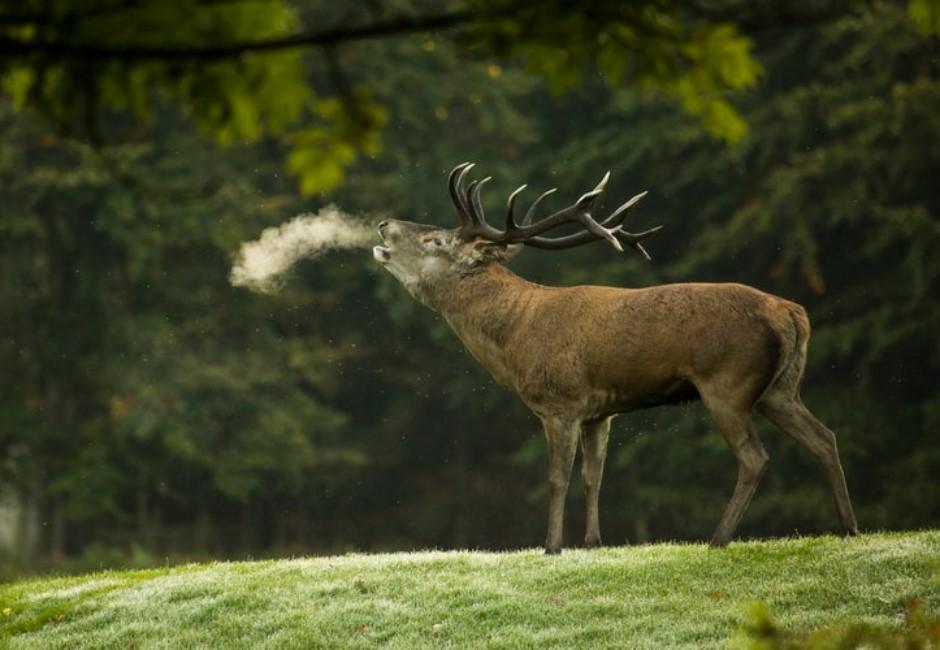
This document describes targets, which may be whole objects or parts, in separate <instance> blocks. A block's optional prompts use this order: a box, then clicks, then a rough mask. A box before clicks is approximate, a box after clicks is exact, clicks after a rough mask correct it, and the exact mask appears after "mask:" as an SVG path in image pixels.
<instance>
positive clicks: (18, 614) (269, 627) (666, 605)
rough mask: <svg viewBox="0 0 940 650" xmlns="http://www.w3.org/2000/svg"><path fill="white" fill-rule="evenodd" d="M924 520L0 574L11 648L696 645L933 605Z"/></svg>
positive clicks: (936, 597) (935, 546)
mask: <svg viewBox="0 0 940 650" xmlns="http://www.w3.org/2000/svg"><path fill="white" fill-rule="evenodd" d="M938 562H940V531H928V532H915V533H891V534H873V535H865V536H862V537H859V538H855V539H842V538H838V537H819V538H802V539H787V540H775V541H768V542H743V543H735V544H732V545H731V546H729V547H728V548H725V549H719V550H716V549H709V548H707V547H706V546H704V545H698V544H656V545H651V546H636V547H622V548H607V549H601V550H593V551H582V550H566V551H565V552H564V553H563V554H562V555H561V556H559V557H546V556H544V555H542V553H541V552H540V551H537V550H531V551H520V552H514V553H483V552H469V551H466V552H437V551H433V552H419V553H398V554H387V555H347V556H342V557H323V558H310V559H295V560H281V561H263V562H235V563H214V564H200V565H189V566H183V567H176V568H168V569H160V570H146V571H114V572H103V573H96V574H92V575H87V576H80V577H70V578H50V579H40V580H33V581H26V582H17V583H12V584H7V585H3V586H0V645H3V646H5V647H11V648H56V647H63V648H64V647H67V648H108V647H119V648H128V647H172V648H186V647H190V648H196V647H198V648H224V647H251V648H265V647H266V648H316V647H323V648H372V647H389V648H408V649H414V648H426V647H427V648H431V647H435V648H436V647H459V648H471V647H472V648H480V647H490V648H517V647H523V648H524V647H533V648H534V647H538V648H552V647H554V648H575V647H583V648H597V647H629V648H707V647H722V646H724V645H726V644H727V642H728V640H729V639H730V638H732V637H733V636H734V635H735V630H736V629H737V627H738V625H739V624H740V623H741V621H742V620H743V619H744V617H745V614H746V610H747V607H748V604H749V603H751V602H753V601H763V602H764V603H766V604H767V606H768V608H769V610H770V613H771V615H772V616H773V617H774V619H775V620H776V621H777V622H778V623H780V624H781V625H782V626H784V627H786V628H787V629H793V630H801V629H811V628H815V627H819V626H822V625H828V624H831V623H835V622H840V621H846V620H849V619H853V620H863V621H866V622H868V623H871V624H874V625H876V626H879V627H885V628H895V627H898V626H899V625H900V624H901V620H900V617H899V613H900V612H902V611H903V610H904V607H905V603H906V602H907V599H908V598H910V597H914V596H916V597H918V598H920V599H921V601H923V602H924V604H925V605H926V607H927V608H928V609H932V610H933V611H935V612H936V611H937V610H938V609H940V582H938V571H940V564H938Z"/></svg>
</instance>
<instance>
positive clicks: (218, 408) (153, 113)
mask: <svg viewBox="0 0 940 650" xmlns="http://www.w3.org/2000/svg"><path fill="white" fill-rule="evenodd" d="M349 4H350V6H349V7H343V8H340V5H339V4H338V3H328V2H316V1H309V2H301V1H299V0H298V1H297V2H290V1H286V0H285V1H281V0H277V1H275V0H257V1H245V2H210V3H197V2H194V1H193V2H189V1H184V0H178V1H173V2H170V1H165V2H156V1H153V2H150V1H145V2H126V1H123V0H113V1H111V2H107V1H105V0H100V1H97V2H55V1H45V0H43V1H40V0H35V1H24V2H19V3H16V5H15V6H14V5H12V4H9V5H8V4H7V3H3V8H2V10H0V554H2V555H0V557H2V558H3V566H5V567H6V568H5V569H3V574H4V575H8V576H14V575H21V574H24V573H29V572H34V571H41V570H46V569H49V568H56V569H60V570H63V569H64V570H68V569H80V568H97V567H99V566H117V565H148V564H163V563H165V562H176V561H183V560H187V559H198V558H203V557H210V556H212V557H239V558H241V557H249V556H251V557H259V556H275V555H295V554H302V553H336V552H344V551H347V550H353V549H355V550H364V551H376V550H403V549H413V548H425V547H442V548H457V547H459V548H466V547H473V548H487V549H505V548H518V547H523V546H536V545H538V544H539V543H540V542H541V540H542V537H543V535H544V519H545V511H546V503H547V485H546V480H545V479H546V474H545V466H546V451H545V444H544V440H543V437H542V434H541V430H540V427H539V423H538V421H537V420H536V419H535V418H534V416H532V415H531V414H529V413H528V412H527V410H526V409H525V408H524V406H523V405H522V404H521V403H520V402H518V401H517V400H516V399H515V398H514V396H513V395H512V394H510V393H509V392H507V391H505V390H504V389H502V388H499V387H497V386H496V385H495V384H494V383H493V382H492V381H491V379H490V378H489V376H488V375H487V374H486V373H485V371H484V370H483V369H482V368H480V367H478V366H477V365H476V364H475V363H474V362H473V360H472V359H471V358H470V357H469V356H468V355H467V354H466V353H465V352H463V351H462V349H461V347H460V346H459V343H458V342H457V340H456V338H455V337H454V336H453V335H452V334H451V333H450V331H449V330H448V329H447V328H446V326H445V325H444V324H443V323H442V321H441V320H440V319H438V318H437V317H436V316H435V315H434V314H432V313H431V312H429V311H427V310H426V309H424V308H423V307H421V306H420V305H418V304H417V303H415V302H414V301H413V300H412V299H411V298H410V297H409V296H408V295H407V294H406V293H405V291H404V290H403V289H402V288H401V287H400V286H399V285H398V284H397V283H396V282H395V281H394V280H393V279H392V278H391V277H390V276H388V275H387V274H384V273H382V272H381V271H380V270H379V269H378V268H377V266H376V265H375V264H374V262H373V261H372V258H371V253H370V252H368V251H354V252H343V253H334V254H330V255H328V256H325V257H322V258H320V259H318V260H314V261H307V262H303V263H301V264H300V265H298V267H297V268H296V269H295V271H294V273H293V274H292V275H291V277H290V279H289V280H288V282H287V283H286V285H285V287H284V289H283V290H282V291H281V292H279V293H278V294H276V295H259V294H254V293H250V292H248V291H246V290H244V289H236V288H233V287H231V286H230V285H229V282H228V277H227V276H228V272H229V270H230V266H231V257H232V254H233V253H234V251H235V250H236V249H237V247H238V245H239V244H240V243H241V242H243V241H246V240H250V239H255V238H256V237H258V235H259V234H260V233H261V231H262V230H263V229H264V228H266V227H269V226H272V225H277V224H279V223H281V222H283V221H286V220H288V219H289V218H291V217H293V216H294V215H296V214H298V213H301V212H308V211H315V210H317V209H318V208H319V207H322V206H324V205H326V204H328V203H335V204H336V205H338V206H340V207H341V208H342V209H343V210H344V211H347V212H350V213H352V214H356V215H361V216H362V217H363V218H374V217H375V216H377V215H386V214H387V215H393V216H396V217H399V218H404V219H409V220H416V221H423V222H428V223H435V224H442V225H447V224H452V223H453V224H455V225H456V222H455V216H454V212H453V208H452V206H451V205H450V202H449V197H448V195H447V192H446V185H445V183H446V180H445V179H446V172H447V171H448V170H449V169H450V168H451V167H452V166H453V165H454V164H456V163H458V162H461V161H464V160H467V159H470V160H474V161H476V162H477V163H478V165H479V167H480V168H481V169H482V170H484V173H485V175H492V176H493V177H494V180H493V182H492V187H490V188H488V190H487V191H488V196H487V197H484V199H485V201H486V202H487V204H488V205H491V206H492V208H491V209H496V208H497V206H498V205H499V204H501V202H502V201H503V200H504V198H505V196H506V195H508V193H509V192H510V191H511V190H512V189H514V188H515V187H516V186H518V185H519V184H521V183H523V182H525V183H529V184H530V187H535V188H541V189H547V188H549V187H555V186H558V187H559V188H560V192H559V195H560V196H562V197H564V198H568V197H572V198H573V197H575V196H577V195H580V193H581V192H583V191H585V190H586V189H587V188H589V187H592V186H593V185H594V183H596V181H597V179H598V178H600V176H601V175H602V174H603V173H604V171H606V170H607V169H610V170H611V171H612V180H611V182H610V183H609V184H608V189H607V191H606V194H605V195H606V201H607V203H606V207H607V208H611V207H613V206H615V205H618V204H619V202H622V201H623V200H625V199H626V198H628V197H629V196H632V195H633V194H635V193H637V192H639V191H641V190H649V192H650V194H649V196H648V197H647V198H646V199H645V200H644V201H643V203H642V204H641V205H640V206H639V207H638V208H637V209H636V210H635V211H634V213H633V214H631V216H630V217H629V225H628V228H630V229H632V230H642V229H645V228H648V227H651V226H654V225H657V224H660V223H662V224H664V225H665V228H664V229H663V231H662V232H661V233H660V234H658V235H657V236H656V238H654V239H653V240H650V242H649V246H648V249H649V250H650V252H651V254H652V256H653V262H652V263H647V262H644V261H643V260H641V259H640V258H639V257H638V256H631V255H617V254H615V253H614V252H613V251H611V250H610V249H609V247H607V246H605V245H603V244H597V245H593V246H588V247H583V248H579V249H575V250H571V251H564V252H556V253H552V252H545V251H537V250H527V251H526V252H524V253H523V254H521V255H519V256H518V257H517V258H516V259H515V260H513V262H512V264H511V266H512V268H513V269H514V270H515V271H516V272H518V273H520V274H521V275H524V276H525V277H527V278H530V279H533V280H537V281H540V282H544V283H550V284H562V285H564V284H576V283H596V284H613V285H619V286H646V285H651V284H659V283H666V282H679V281H735V282H744V283H747V284H751V285H754V286H756V287H758V288H760V289H763V290H766V291H769V292H772V293H775V294H777V295H780V296H783V297H786V298H789V299H792V300H795V301H798V302H800V303H802V304H803V305H804V306H806V308H807V309H808V311H809V313H810V316H811V319H812V321H813V324H814V334H813V339H812V341H811V345H810V355H809V364H810V365H809V369H808V372H807V378H806V382H805V388H804V391H803V395H804V400H805V401H806V403H807V404H808V406H809V407H810V408H811V409H812V410H813V412H814V413H816V414H817V415H818V416H819V417H820V419H822V420H823V421H824V422H826V423H827V424H828V426H829V427H830V428H832V429H833V430H834V431H835V432H836V433H837V435H838V437H839V445H840V451H841V454H842V459H843V462H844V465H845V471H846V475H847V478H848V483H849V488H850V492H851V494H852V497H853V500H854V504H855V508H856V513H857V515H858V520H859V523H860V525H861V527H862V528H863V529H866V530H875V529H912V528H925V527H935V526H938V525H940V498H938V494H940V493H938V478H937V477H938V476H940V393H938V385H937V383H938V382H937V378H938V368H940V347H938V340H940V339H938V332H940V301H938V296H940V39H938V36H937V33H938V32H940V9H938V8H937V5H936V3H934V2H929V1H917V0H915V1H914V2H910V3H903V2H902V3H892V2H879V1H872V2H864V3H861V2H860V3H813V2H807V3H800V7H799V13H795V10H794V8H793V6H792V5H793V3H786V4H779V5H777V4H775V3H735V2H721V1H718V0H715V2H701V3H693V2H680V3H675V4H673V3H661V2H638V3H603V2H586V3H566V2H550V1H543V2H532V3H510V2H465V3H459V2H453V3H423V2H418V1H410V0H395V1H394V2H385V3H383V2H369V3H366V2H364V3H349ZM360 4H361V6H360ZM415 16H417V17H419V18H420V17H422V16H423V17H428V16H430V17H431V18H432V19H433V20H431V19H422V20H425V23H420V20H416V19H415V20H412V18H408V20H412V22H413V23H415V24H409V23H408V20H405V19H403V18H402V17H415ZM435 21H436V22H435ZM369 25H385V26H387V27H386V28H385V29H384V30H382V29H373V30H372V32H374V33H371V32H369V30H361V29H360V28H361V27H362V26H369ZM357 30H359V31H357ZM360 32H365V33H360ZM295 33H303V34H312V36H311V37H310V38H308V39H307V40H306V41H304V42H303V43H301V44H300V46H297V47H295V46H290V47H288V46H287V45H283V46H282V45H278V46H272V47H270V48H267V49H266V48H264V47H259V48H251V47H250V48H247V49H244V50H238V51H237V52H235V53H233V52H232V51H229V50H232V49H234V50H237V49H238V48H228V44H231V43H246V42H247V43H256V42H262V41H267V42H270V41H272V40H277V39H279V38H281V37H282V36H283V35H284V34H295ZM323 34H328V35H329V34H333V36H330V37H329V38H326V37H323V36H322V35H323ZM227 48H228V49H227ZM168 52H169V53H168ZM564 198H562V199H559V205H561V202H562V201H563V200H564ZM603 208H604V205H602V206H601V211H602V212H604V210H603ZM576 335H577V333H576V332H572V336H576ZM760 426H761V433H762V437H763V439H764V441H765V444H766V446H767V448H768V451H769V453H770V456H771V464H770V466H769V470H768V472H767V475H766V477H765V479H764V481H763V483H762V485H761V487H760V489H759V491H758V493H757V496H756V497H755V500H754V502H753V504H752V506H751V508H750V510H749V511H748V513H747V514H746V516H745V519H744V521H743V524H742V527H741V530H740V534H741V535H743V536H761V537H764V536H778V535H791V534H797V533H799V534H815V533H823V532H830V531H836V530H837V525H836V524H837V520H836V516H835V512H834V509H833V506H832V504H831V501H830V496H829V494H828V490H827V489H826V488H825V486H824V483H823V480H822V477H821V474H820V472H819V471H818V469H817V467H816V466H815V465H814V462H813V460H812V458H811V457H810V456H809V455H808V454H807V453H805V451H804V450H803V449H801V448H799V447H797V445H796V444H795V443H794V442H793V441H791V440H789V439H786V438H785V437H784V436H783V434H781V433H780V432H778V431H777V430H775V429H772V428H771V427H769V426H768V425H767V424H766V423H764V422H763V421H761V423H760ZM734 467H735V466H734V459H733V456H732V454H731V453H730V452H729V451H728V450H727V449H726V448H725V447H724V443H723V441H722V440H721V438H720V437H719V436H718V435H717V434H716V433H715V432H714V431H713V429H712V424H711V422H710V421H709V420H708V418H707V414H706V413H705V411H704V409H703V408H702V407H701V406H700V405H698V404H694V405H689V406H682V407H674V408H665V409H658V410H653V411H646V412H639V413H633V414H629V415H625V416H621V417H619V418H617V419H616V420H615V424H614V431H613V434H612V438H611V451H610V454H609V460H608V470H607V473H606V475H605V479H604V489H603V491H602V493H601V512H602V515H601V516H602V531H603V533H604V537H605V541H606V542H607V543H609V544H624V543H643V542H650V541H655V540H663V539H680V540H699V539H704V538H706V537H707V536H708V535H709V534H710V533H711V529H712V527H713V526H714V525H715V523H716V522H717V520H718V518H719V515H720V512H721V508H722V507H723V505H724V502H725V500H726V499H727V497H728V496H729V494H730V491H731V489H732V487H733V482H734ZM574 474H575V477H574V479H573V487H572V490H571V492H570V497H569V508H568V518H567V525H568V530H569V533H568V537H567V538H568V539H569V540H578V539H580V536H581V531H582V527H583V506H582V500H581V494H580V489H579V487H578V483H577V482H578V480H579V478H578V477H577V472H575V473H574Z"/></svg>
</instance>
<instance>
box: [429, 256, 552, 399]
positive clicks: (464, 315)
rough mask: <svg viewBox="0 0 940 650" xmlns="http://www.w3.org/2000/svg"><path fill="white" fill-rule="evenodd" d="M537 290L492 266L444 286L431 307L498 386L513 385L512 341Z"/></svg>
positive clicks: (536, 287) (436, 293)
mask: <svg viewBox="0 0 940 650" xmlns="http://www.w3.org/2000/svg"><path fill="white" fill-rule="evenodd" d="M538 288H539V285H536V284H533V283H531V282H529V281H527V280H524V279H523V278H520V277H519V276H518V275H516V274H515V273H513V272H512V271H510V270H509V269H507V268H506V267H504V266H502V265H501V264H490V265H487V266H485V267H484V268H483V269H481V270H479V271H477V272H475V273H472V274H468V275H463V276H455V277H453V278H450V279H449V280H448V281H446V282H443V283H441V285H440V286H439V287H437V289H438V290H437V291H435V292H434V296H433V299H432V301H430V302H431V303H432V304H429V306H430V307H431V308H432V309H435V310H436V311H438V312H439V313H440V314H441V316H443V317H444V319H445V320H446V321H447V323H448V324H449V325H450V326H451V328H452V329H453V330H454V332H455V333H456V334H457V336H458V338H460V340H461V342H462V343H463V344H464V346H465V347H466V348H467V350H468V351H469V352H470V353H471V354H472V355H473V356H474V357H475V358H476V359H477V360H478V361H479V362H480V363H482V364H483V365H484V366H486V367H487V368H488V369H489V370H490V372H491V373H492V374H493V376H494V378H495V379H496V380H497V381H498V382H499V383H501V384H504V385H511V383H512V380H511V376H510V375H509V367H508V359H507V350H508V345H509V341H510V339H511V338H512V336H513V334H515V333H517V332H518V330H519V325H520V322H521V321H523V320H524V318H525V313H526V305H527V304H528V303H529V298H530V297H531V292H532V291H533V290H537V289H538Z"/></svg>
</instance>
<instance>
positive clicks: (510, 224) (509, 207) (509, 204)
mask: <svg viewBox="0 0 940 650" xmlns="http://www.w3.org/2000/svg"><path fill="white" fill-rule="evenodd" d="M526 187H528V185H527V184H525V183H523V184H522V185H520V186H519V187H517V188H516V191H514V192H513V193H512V194H510V195H509V198H508V199H506V231H507V232H508V231H510V230H514V229H515V228H517V227H518V226H517V224H516V215H515V213H514V212H513V206H515V204H516V197H517V196H519V194H521V193H522V190H524V189H525V188H526Z"/></svg>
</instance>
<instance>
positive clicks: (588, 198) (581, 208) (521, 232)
mask: <svg viewBox="0 0 940 650" xmlns="http://www.w3.org/2000/svg"><path fill="white" fill-rule="evenodd" d="M609 179H610V172H607V173H606V174H604V177H603V178H601V180H600V182H599V183H598V184H597V186H596V187H595V188H594V189H593V190H591V191H590V192H587V193H586V194H582V195H581V198H579V199H578V200H577V201H576V202H575V203H574V205H572V206H570V207H567V208H564V209H562V210H559V211H558V212H555V213H553V214H550V215H549V216H547V217H545V218H544V219H542V220H541V221H538V222H536V223H534V224H532V225H529V221H530V219H531V215H532V214H533V213H534V211H535V207H536V206H537V205H538V202H539V201H540V200H541V199H543V198H544V197H545V196H546V195H545V194H543V195H542V196H540V197H539V198H538V199H536V201H535V203H533V204H532V207H530V208H529V212H528V213H526V222H525V224H523V226H522V227H520V228H516V229H515V231H513V232H511V233H509V234H510V236H512V237H513V238H514V239H517V240H520V241H525V240H527V239H529V238H530V237H535V236H536V235H539V234H541V233H543V232H545V231H546V230H550V229H552V228H554V227H555V226H558V225H560V224H562V223H564V222H566V221H577V222H578V223H580V224H581V225H582V226H584V228H585V229H586V230H587V231H588V233H590V234H591V235H593V236H594V237H598V238H601V239H604V240H606V241H607V242H608V243H609V244H610V245H611V246H613V247H614V248H616V249H617V250H618V251H623V246H621V244H620V242H619V241H618V240H617V238H616V237H614V234H613V231H611V230H608V229H607V228H605V227H603V226H602V225H600V224H599V223H597V222H596V221H594V218H593V217H591V212H590V208H591V205H592V204H593V203H594V200H595V199H596V198H597V197H598V196H600V194H601V192H603V191H604V186H605V185H607V181H608V180H609Z"/></svg>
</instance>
